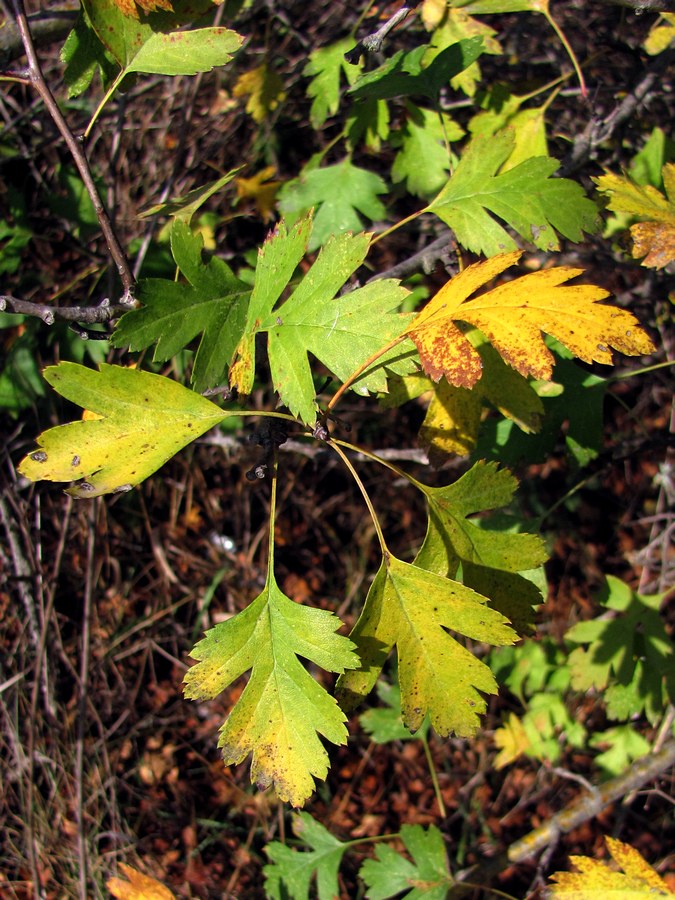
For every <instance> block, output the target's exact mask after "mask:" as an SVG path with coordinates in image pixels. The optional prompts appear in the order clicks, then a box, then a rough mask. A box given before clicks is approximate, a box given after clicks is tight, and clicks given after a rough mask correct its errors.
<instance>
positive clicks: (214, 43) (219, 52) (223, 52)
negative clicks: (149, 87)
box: [124, 26, 244, 75]
mask: <svg viewBox="0 0 675 900" xmlns="http://www.w3.org/2000/svg"><path fill="white" fill-rule="evenodd" d="M243 41H244V38H243V37H242V36H241V35H240V34H237V32H236V31H231V30H230V29H229V28H222V27H219V26H213V27H211V28H195V29H193V30H192V31H172V32H171V33H169V34H163V33H161V32H160V33H154V34H152V35H151V36H150V37H149V38H148V39H147V40H146V41H145V42H144V43H143V46H142V47H140V48H139V50H138V53H136V55H135V56H134V58H133V59H132V60H131V61H130V62H129V64H128V65H127V66H126V68H125V70H124V74H125V75H128V74H130V73H131V72H147V73H150V74H154V75H196V74H197V73H198V72H210V71H211V69H214V68H216V66H224V65H226V63H228V62H229V61H230V60H231V59H232V56H233V55H234V54H235V53H236V52H237V50H239V48H240V47H241V45H242V43H243Z"/></svg>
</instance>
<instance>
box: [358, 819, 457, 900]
mask: <svg viewBox="0 0 675 900" xmlns="http://www.w3.org/2000/svg"><path fill="white" fill-rule="evenodd" d="M401 840H402V841H403V844H404V846H405V848H406V850H407V851H408V853H409V854H410V856H411V857H412V859H413V862H410V861H409V860H408V859H406V858H405V857H404V856H401V854H400V853H397V852H396V851H395V850H393V849H392V848H391V847H388V846H387V845H386V844H378V846H377V847H376V848H375V859H367V860H366V861H365V862H364V864H363V865H362V866H361V869H360V870H359V876H360V877H361V878H362V879H363V880H364V881H365V883H366V885H367V886H368V892H367V894H366V896H367V897H368V900H388V898H389V897H397V896H398V895H399V894H401V895H402V896H405V900H445V898H446V897H447V896H448V892H449V891H450V889H451V888H452V885H453V883H454V879H453V877H452V875H451V874H450V870H449V869H448V859H447V854H446V852H445V844H444V843H443V835H442V834H441V832H440V831H439V830H438V828H436V826H435V825H430V826H429V828H428V829H426V830H425V829H424V828H422V826H421V825H404V826H403V827H402V828H401ZM403 891H407V892H408V893H406V894H404V895H403V894H402V892H403Z"/></svg>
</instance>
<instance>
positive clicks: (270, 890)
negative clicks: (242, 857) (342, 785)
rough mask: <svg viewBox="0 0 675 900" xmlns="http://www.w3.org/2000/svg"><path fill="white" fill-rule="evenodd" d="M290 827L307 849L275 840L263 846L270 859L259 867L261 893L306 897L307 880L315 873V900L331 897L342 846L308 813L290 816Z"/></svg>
mask: <svg viewBox="0 0 675 900" xmlns="http://www.w3.org/2000/svg"><path fill="white" fill-rule="evenodd" d="M293 831H294V833H295V834H296V836H297V837H298V838H300V840H301V841H302V842H303V843H304V844H306V845H307V847H310V848H311V849H310V850H308V851H306V852H304V853H300V852H299V851H298V850H292V849H291V848H290V847H287V846H286V845H285V844H281V843H280V842H279V841H273V842H272V843H270V844H268V845H267V846H266V847H265V852H266V853H267V855H268V856H269V858H270V859H271V861H272V862H271V863H268V864H267V865H266V866H265V867H264V868H263V874H264V876H265V894H266V896H267V897H269V898H272V900H288V898H289V897H290V898H293V900H308V898H309V897H310V884H311V881H312V878H313V877H314V875H316V886H317V894H318V897H319V900H334V898H335V897H339V895H340V887H339V884H338V869H339V868H340V863H341V862H342V857H343V855H344V852H345V850H348V849H349V847H350V846H351V844H350V843H343V842H342V841H339V840H338V839H337V838H335V837H333V835H332V834H331V833H330V831H328V830H327V829H326V828H324V826H323V825H321V823H320V822H317V821H316V820H315V819H313V818H312V817H311V816H310V815H309V814H308V813H298V814H297V815H295V816H293Z"/></svg>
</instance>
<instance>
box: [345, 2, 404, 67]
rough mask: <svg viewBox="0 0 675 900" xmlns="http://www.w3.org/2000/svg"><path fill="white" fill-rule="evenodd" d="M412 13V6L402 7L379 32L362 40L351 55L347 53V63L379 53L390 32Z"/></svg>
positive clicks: (350, 52) (374, 32)
mask: <svg viewBox="0 0 675 900" xmlns="http://www.w3.org/2000/svg"><path fill="white" fill-rule="evenodd" d="M411 11H412V7H411V6H402V7H401V8H400V9H399V10H397V11H396V12H395V13H394V14H393V15H392V16H390V17H389V18H388V19H387V21H386V22H385V23H384V25H381V26H380V27H379V28H378V29H377V31H373V32H372V33H371V34H367V35H366V36H365V37H363V38H361V40H360V41H359V42H358V44H357V45H356V47H354V48H353V49H352V50H350V51H349V53H345V59H346V60H347V62H350V63H357V62H358V61H359V58H360V57H361V56H362V55H363V54H364V53H377V51H378V50H379V49H380V48H381V47H382V44H383V43H384V39H385V38H386V37H387V35H388V34H389V32H390V31H392V29H394V28H395V27H396V26H397V25H399V24H400V23H401V22H402V21H403V20H404V19H405V18H406V17H407V16H408V14H409V13H410V12H411Z"/></svg>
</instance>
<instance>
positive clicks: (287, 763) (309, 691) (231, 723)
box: [184, 568, 359, 806]
mask: <svg viewBox="0 0 675 900" xmlns="http://www.w3.org/2000/svg"><path fill="white" fill-rule="evenodd" d="M340 625H341V623H340V620H339V619H338V618H337V616H335V615H333V613H331V612H329V611H328V610H322V609H312V608H309V607H307V606H301V605H300V604H298V603H295V602H294V601H293V600H291V599H290V598H289V597H287V596H286V595H285V594H284V593H283V592H282V591H281V590H280V589H279V587H278V585H277V583H276V581H275V578H274V574H273V573H272V570H271V568H270V569H269V570H268V574H267V582H266V584H265V588H264V590H263V591H262V593H261V594H259V595H258V597H256V599H255V600H254V601H253V602H252V603H251V604H249V606H247V607H246V609H244V610H243V611H242V612H240V613H237V614H236V615H235V616H233V617H232V618H230V619H227V620H226V621H224V622H220V623H219V624H218V625H216V626H215V628H212V629H211V630H210V631H207V632H206V635H205V636H204V638H203V639H202V640H201V641H199V643H198V644H197V645H196V646H195V647H194V649H193V650H192V653H191V655H192V656H193V657H194V658H195V659H196V660H198V663H197V665H195V666H193V667H192V668H191V669H189V670H188V672H187V673H186V675H185V689H184V691H185V696H186V697H188V698H190V699H193V700H207V699H212V698H213V697H216V696H217V695H218V694H220V693H221V692H222V691H224V690H225V689H226V688H227V687H229V685H230V684H232V682H233V681H235V680H236V679H237V678H239V677H240V676H242V675H243V674H244V673H245V672H246V671H248V670H250V671H251V675H250V678H249V681H248V683H247V685H246V687H245V688H244V691H243V693H242V694H241V696H240V698H239V700H238V701H237V702H236V704H235V706H234V708H233V709H232V711H231V712H230V714H229V716H228V718H227V719H226V720H225V723H224V724H223V726H222V728H221V731H220V739H219V741H218V746H219V747H220V748H221V750H222V753H223V759H224V761H225V764H226V765H234V764H236V763H240V762H242V761H243V760H244V759H245V758H246V757H247V756H248V754H249V753H252V754H253V760H252V764H251V781H252V782H255V783H257V784H258V786H259V787H261V788H265V787H269V786H270V785H274V790H275V792H276V794H277V795H278V797H279V798H280V799H281V800H287V801H289V802H290V803H291V804H292V805H293V806H302V804H303V803H304V802H305V800H306V799H307V798H308V797H309V796H310V794H311V793H312V791H313V790H314V786H315V785H314V779H315V778H321V779H323V778H325V777H326V773H327V771H328V754H327V753H326V750H325V748H324V746H323V744H322V743H321V741H320V740H319V735H321V736H323V737H324V738H326V740H328V741H331V742H332V743H334V744H345V743H346V742H347V729H346V728H345V725H344V723H345V716H344V714H343V713H342V711H341V710H340V708H339V707H338V705H337V703H336V702H335V700H334V699H333V697H331V695H330V694H329V693H328V692H327V691H326V690H325V688H323V687H321V686H320V685H319V684H318V682H316V681H315V680H314V678H312V676H311V675H310V674H309V673H308V672H307V670H306V669H305V668H304V667H303V666H302V665H301V663H300V661H299V659H298V657H299V656H302V657H303V658H305V659H307V660H309V661H310V662H312V663H314V664H315V665H317V666H320V667H321V668H322V669H325V670H326V671H329V672H344V671H345V669H348V668H353V667H354V666H357V665H359V659H358V657H357V656H356V655H355V653H354V652H353V647H354V644H353V643H352V642H351V641H350V640H349V639H348V638H346V637H343V636H341V635H338V634H336V633H335V632H336V630H337V629H338V628H339V627H340Z"/></svg>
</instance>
